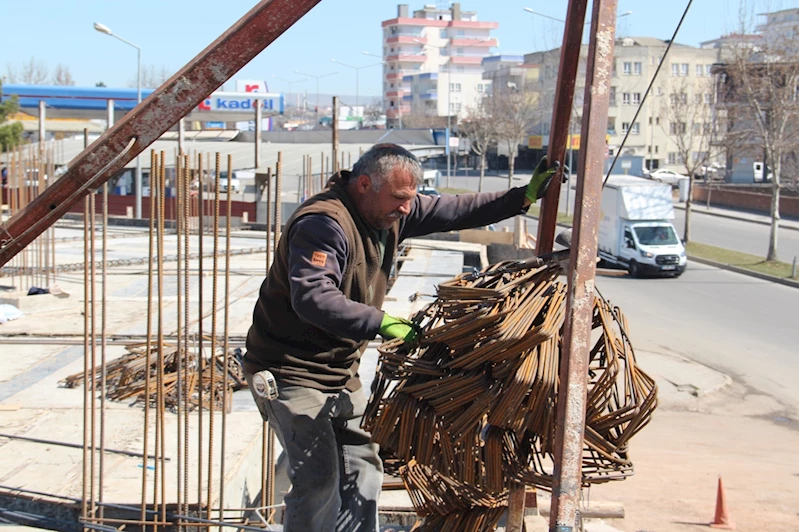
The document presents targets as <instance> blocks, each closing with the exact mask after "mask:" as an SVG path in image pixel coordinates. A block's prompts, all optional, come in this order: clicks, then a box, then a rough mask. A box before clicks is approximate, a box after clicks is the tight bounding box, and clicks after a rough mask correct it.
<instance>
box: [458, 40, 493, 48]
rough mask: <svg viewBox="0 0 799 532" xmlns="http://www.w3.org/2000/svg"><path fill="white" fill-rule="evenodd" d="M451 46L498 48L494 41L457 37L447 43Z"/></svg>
mask: <svg viewBox="0 0 799 532" xmlns="http://www.w3.org/2000/svg"><path fill="white" fill-rule="evenodd" d="M449 43H450V45H451V46H480V47H482V48H491V47H492V46H499V43H498V42H497V40H496V39H487V40H485V39H481V38H476V37H475V38H468V37H457V38H452V39H451V40H450V41H449Z"/></svg>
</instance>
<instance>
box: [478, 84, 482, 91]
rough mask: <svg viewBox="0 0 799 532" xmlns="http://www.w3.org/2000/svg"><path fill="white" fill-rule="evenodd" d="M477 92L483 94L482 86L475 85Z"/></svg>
mask: <svg viewBox="0 0 799 532" xmlns="http://www.w3.org/2000/svg"><path fill="white" fill-rule="evenodd" d="M477 92H483V85H482V84H478V85H477Z"/></svg>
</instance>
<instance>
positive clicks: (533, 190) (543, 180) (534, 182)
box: [524, 155, 560, 203]
mask: <svg viewBox="0 0 799 532" xmlns="http://www.w3.org/2000/svg"><path fill="white" fill-rule="evenodd" d="M559 166H560V163H559V162H558V161H555V164H554V165H553V166H552V168H547V157H546V155H545V156H543V157H542V158H541V160H540V161H538V165H537V166H536V167H535V170H533V177H531V178H530V183H529V184H528V185H527V191H526V192H525V193H524V197H525V198H527V200H528V201H529V202H530V203H535V202H536V201H537V200H539V199H540V198H542V197H544V194H546V193H547V188H548V187H549V182H550V181H552V176H553V175H555V172H557V171H558V167H559Z"/></svg>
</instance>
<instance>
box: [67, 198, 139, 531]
mask: <svg viewBox="0 0 799 532" xmlns="http://www.w3.org/2000/svg"><path fill="white" fill-rule="evenodd" d="M88 382H89V198H88V197H86V198H84V201H83V484H82V490H81V517H82V518H83V519H86V518H87V517H89V507H88V501H89V494H88V492H87V491H86V488H87V486H88V485H89V434H88V432H87V431H88V427H89V386H88ZM145 456H146V455H145Z"/></svg>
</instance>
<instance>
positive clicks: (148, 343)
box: [139, 150, 157, 521]
mask: <svg viewBox="0 0 799 532" xmlns="http://www.w3.org/2000/svg"><path fill="white" fill-rule="evenodd" d="M156 163H157V159H156V154H155V150H150V197H149V198H148V201H149V203H150V224H149V226H150V230H149V231H150V232H149V239H148V240H149V250H148V253H149V260H148V261H147V338H146V340H145V349H144V367H145V368H146V370H145V372H144V390H145V392H144V397H143V399H144V431H143V432H144V434H143V442H142V456H143V458H142V462H143V463H142V473H141V513H140V515H139V519H140V520H141V521H145V520H146V519H147V455H148V451H149V438H150V364H151V363H152V362H151V351H152V337H153V330H152V323H153V320H152V315H153V313H152V311H153V262H154V261H153V259H154V258H155V257H154V254H155V250H154V249H153V237H154V236H155V235H154V233H155V202H154V201H153V183H152V181H153V172H154V169H155V168H156Z"/></svg>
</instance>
